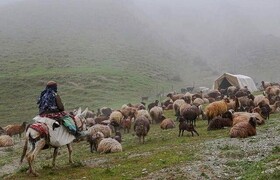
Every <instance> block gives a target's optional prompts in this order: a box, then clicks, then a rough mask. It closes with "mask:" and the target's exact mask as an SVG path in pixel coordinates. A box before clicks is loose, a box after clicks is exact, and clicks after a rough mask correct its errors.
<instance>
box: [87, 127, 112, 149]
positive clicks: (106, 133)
mask: <svg viewBox="0 0 280 180" xmlns="http://www.w3.org/2000/svg"><path fill="white" fill-rule="evenodd" d="M98 132H102V134H103V136H104V137H105V138H107V137H111V135H112V130H111V128H110V127H109V126H107V125H102V124H95V125H94V126H92V127H90V128H89V129H88V135H87V141H88V142H89V144H90V151H91V152H93V148H95V149H97V145H96V143H95V141H94V137H95V135H96V133H98Z"/></svg>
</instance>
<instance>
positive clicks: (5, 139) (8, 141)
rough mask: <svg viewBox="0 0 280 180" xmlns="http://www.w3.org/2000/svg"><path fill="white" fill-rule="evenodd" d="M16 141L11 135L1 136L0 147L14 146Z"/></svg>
mask: <svg viewBox="0 0 280 180" xmlns="http://www.w3.org/2000/svg"><path fill="white" fill-rule="evenodd" d="M13 145H14V140H13V138H12V137H11V136H9V135H0V147H6V146H13Z"/></svg>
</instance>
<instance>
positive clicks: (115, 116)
mask: <svg viewBox="0 0 280 180" xmlns="http://www.w3.org/2000/svg"><path fill="white" fill-rule="evenodd" d="M123 119H124V115H123V114H122V112H121V111H120V110H116V111H113V112H112V113H111V114H110V117H109V121H110V124H111V125H113V126H114V128H115V129H116V128H118V127H119V126H120V125H121V123H122V121H123Z"/></svg>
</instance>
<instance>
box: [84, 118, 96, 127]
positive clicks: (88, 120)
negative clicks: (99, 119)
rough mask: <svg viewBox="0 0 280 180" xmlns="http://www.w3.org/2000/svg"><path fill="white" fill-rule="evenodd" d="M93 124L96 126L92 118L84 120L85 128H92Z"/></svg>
mask: <svg viewBox="0 0 280 180" xmlns="http://www.w3.org/2000/svg"><path fill="white" fill-rule="evenodd" d="M95 124H96V122H95V120H94V118H86V125H87V127H91V126H93V125H95Z"/></svg>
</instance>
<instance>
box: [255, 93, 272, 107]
mask: <svg viewBox="0 0 280 180" xmlns="http://www.w3.org/2000/svg"><path fill="white" fill-rule="evenodd" d="M260 103H262V104H264V103H265V104H269V100H268V98H267V97H265V96H264V95H257V96H255V99H254V105H255V106H258V105H259V104H260Z"/></svg>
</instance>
